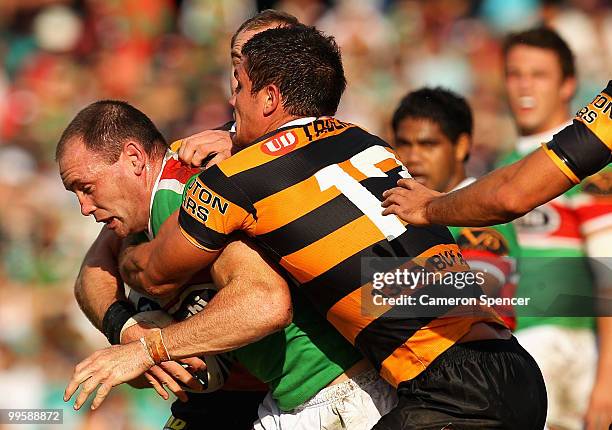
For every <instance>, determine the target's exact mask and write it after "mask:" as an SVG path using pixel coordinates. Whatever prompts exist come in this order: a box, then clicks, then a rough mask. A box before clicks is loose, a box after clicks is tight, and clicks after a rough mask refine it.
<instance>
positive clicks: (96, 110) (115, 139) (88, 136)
mask: <svg viewBox="0 0 612 430" xmlns="http://www.w3.org/2000/svg"><path fill="white" fill-rule="evenodd" d="M73 138H81V139H82V140H83V144H84V145H85V148H87V149H88V150H90V151H94V152H97V153H100V154H102V155H103V156H104V159H105V160H106V161H107V162H108V163H109V164H114V163H115V162H116V161H117V160H118V159H119V156H120V155H121V151H122V150H123V145H124V143H125V142H126V141H127V140H128V139H134V140H135V141H137V142H138V143H140V144H141V145H142V146H143V147H144V150H145V152H146V153H147V155H149V156H150V157H151V158H155V157H158V156H163V154H164V153H165V152H166V150H167V148H168V144H167V143H166V140H165V139H164V137H163V136H162V134H161V133H160V132H159V130H158V129H157V127H155V124H153V122H152V121H151V120H150V119H149V117H147V116H146V115H145V114H144V113H142V112H141V111H139V110H138V109H136V108H135V107H134V106H132V105H130V104H128V103H126V102H123V101H118V100H100V101H97V102H95V103H92V104H90V105H89V106H87V107H86V108H84V109H82V110H81V111H80V112H79V113H78V114H77V115H76V116H75V117H74V119H73V120H72V121H71V122H70V124H68V127H66V129H65V130H64V132H63V133H62V136H61V137H60V140H59V142H58V144H57V147H56V149H55V159H56V160H59V159H60V158H61V156H62V154H63V153H64V150H65V148H66V143H67V142H68V141H70V140H72V139H73Z"/></svg>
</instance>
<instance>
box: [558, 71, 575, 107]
mask: <svg viewBox="0 0 612 430" xmlns="http://www.w3.org/2000/svg"><path fill="white" fill-rule="evenodd" d="M577 85H578V84H577V83H576V78H575V77H573V76H570V77H567V78H565V79H564V80H563V82H562V83H561V88H560V89H559V90H560V91H559V93H560V94H561V98H562V99H563V100H564V101H565V102H567V103H569V102H570V101H571V100H572V99H573V98H574V94H575V93H576V86H577Z"/></svg>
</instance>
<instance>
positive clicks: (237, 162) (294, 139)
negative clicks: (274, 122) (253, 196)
mask: <svg viewBox="0 0 612 430" xmlns="http://www.w3.org/2000/svg"><path fill="white" fill-rule="evenodd" d="M323 123H325V127H326V128H325V129H323V130H315V129H314V125H315V124H321V121H315V122H313V123H310V124H307V125H305V126H304V127H295V128H290V129H288V130H283V131H280V132H278V133H276V134H274V135H272V136H269V137H267V138H265V139H261V140H260V141H259V142H256V143H254V144H253V145H252V146H251V147H249V148H248V150H244V151H241V152H239V153H237V154H235V155H233V156H232V157H230V158H228V159H227V160H224V161H222V162H221V163H219V168H220V169H221V171H222V172H223V173H225V174H226V175H227V176H228V177H231V176H233V175H235V174H237V173H240V172H244V171H245V170H248V169H252V168H254V167H258V166H261V165H263V164H266V163H268V162H270V161H272V160H274V159H275V158H277V157H279V156H281V155H285V154H287V153H288V152H291V151H294V150H296V149H299V148H303V147H305V146H307V145H308V144H310V142H313V141H314V140H312V139H309V137H308V136H311V138H316V139H317V140H320V139H324V138H327V137H332V136H336V135H338V134H341V133H344V132H345V131H346V130H348V129H350V128H353V127H356V126H355V125H353V124H347V123H343V122H341V121H338V120H337V119H335V118H329V119H325V120H323ZM254 147H256V148H258V149H257V150H256V149H255V148H254Z"/></svg>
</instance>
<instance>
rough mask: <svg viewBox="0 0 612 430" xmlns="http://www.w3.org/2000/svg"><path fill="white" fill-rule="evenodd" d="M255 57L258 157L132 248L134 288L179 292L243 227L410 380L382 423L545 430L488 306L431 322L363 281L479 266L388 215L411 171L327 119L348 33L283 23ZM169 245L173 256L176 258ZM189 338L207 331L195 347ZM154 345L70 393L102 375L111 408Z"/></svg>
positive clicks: (402, 380)
mask: <svg viewBox="0 0 612 430" xmlns="http://www.w3.org/2000/svg"><path fill="white" fill-rule="evenodd" d="M242 54H243V58H244V59H243V61H242V62H241V63H240V65H239V66H238V67H237V70H236V77H237V81H238V86H237V90H236V93H235V96H234V97H233V98H232V103H233V105H234V107H235V113H236V123H237V128H236V133H237V143H238V144H241V145H243V146H245V147H246V148H245V149H243V150H242V151H240V152H238V153H237V154H236V155H234V156H233V157H231V158H229V159H227V160H225V161H223V162H221V163H220V164H219V165H217V166H214V167H212V168H210V169H208V170H206V171H205V172H203V173H202V174H201V175H200V176H199V177H198V180H197V181H196V182H194V184H193V186H191V187H190V188H189V190H188V191H187V193H186V196H185V198H184V200H183V206H182V209H181V214H180V217H179V218H180V224H181V226H180V227H181V229H182V230H183V232H181V229H179V226H178V225H177V224H176V223H174V222H172V221H173V220H172V221H171V220H169V222H167V223H166V224H164V226H163V227H162V229H161V230H160V234H159V236H158V237H157V238H156V239H155V240H154V241H151V242H149V243H148V244H145V245H140V246H137V247H133V248H130V249H129V250H127V251H126V253H125V254H124V256H123V263H124V265H123V269H122V270H123V272H122V273H123V274H124V276H125V277H126V279H129V281H130V282H133V283H136V284H142V286H143V287H144V288H145V289H161V290H170V291H171V290H172V289H174V288H175V287H176V286H177V285H179V284H180V283H181V282H182V280H183V279H182V278H184V277H185V276H187V275H189V274H190V273H191V272H192V271H193V270H197V268H199V267H201V266H203V265H206V264H209V263H210V261H211V260H213V259H214V258H215V257H216V255H217V253H218V250H219V249H220V248H222V247H223V245H224V243H226V241H227V239H228V235H229V234H230V233H231V232H232V231H235V230H244V231H246V232H247V234H249V235H252V236H254V237H255V238H256V239H257V240H258V241H259V242H260V243H262V245H263V246H264V247H265V249H266V250H267V251H268V253H269V255H270V256H271V258H273V259H274V260H275V261H277V262H278V263H279V264H280V265H281V266H282V267H284V268H285V269H286V270H287V271H288V272H289V273H290V274H291V275H292V277H293V278H294V279H295V281H296V283H297V284H298V287H299V288H300V290H301V291H303V292H304V294H306V295H307V296H308V297H309V298H310V299H311V300H312V302H313V305H314V306H315V307H316V308H317V309H319V310H320V311H321V312H323V313H324V314H326V316H327V318H328V320H330V322H332V323H333V324H334V325H335V326H336V328H337V329H338V330H339V331H341V332H342V333H343V334H344V336H345V337H346V338H347V339H349V340H351V342H354V343H355V344H356V345H357V346H358V347H359V348H360V350H361V351H362V352H363V353H364V355H366V357H368V358H369V359H370V361H371V362H372V363H373V364H374V365H375V366H376V367H377V368H379V369H380V370H381V373H382V374H383V375H384V376H385V378H387V379H388V380H389V381H391V382H393V383H394V384H395V385H398V386H399V389H398V394H399V395H400V404H399V406H398V407H397V408H396V409H394V410H393V411H392V412H391V413H389V414H388V415H387V416H385V417H383V419H382V420H381V422H380V423H378V424H377V426H376V428H415V427H416V428H423V429H424V428H432V429H433V428H436V429H439V428H442V427H444V426H446V425H448V424H449V423H454V424H455V425H456V426H458V427H470V426H471V427H475V426H480V427H495V426H506V427H510V428H534V429H535V428H541V427H542V426H543V422H544V414H545V409H546V400H545V399H546V394H545V389H544V385H543V380H542V377H541V374H540V373H539V369H538V368H537V365H536V364H535V362H534V361H533V359H532V358H531V357H530V356H529V355H528V354H527V353H526V352H525V351H524V350H523V349H522V348H521V347H520V345H518V343H517V342H516V341H515V340H514V339H511V338H510V333H509V331H508V330H507V329H506V328H505V327H504V325H503V323H502V322H501V320H500V319H499V318H498V317H497V316H496V315H495V314H494V313H493V312H491V310H490V309H479V311H478V312H477V313H476V314H474V313H473V311H474V309H473V308H470V309H464V308H462V307H461V306H450V307H443V308H436V309H435V310H430V311H428V312H429V313H428V314H427V315H425V314H421V313H420V312H427V310H426V309H423V307H417V308H414V309H412V308H403V309H397V308H390V307H379V308H375V307H374V308H373V307H371V306H369V300H371V298H370V297H371V296H370V295H369V293H368V292H370V293H371V292H372V291H371V287H369V285H371V283H368V282H367V280H363V279H362V278H361V276H360V275H361V273H360V272H361V270H360V269H361V268H363V266H362V265H361V262H362V259H363V258H376V257H377V256H378V257H380V256H383V255H387V256H389V257H392V258H390V259H388V260H383V261H381V260H380V259H379V260H378V262H379V263H384V264H387V265H390V267H386V268H387V269H395V268H398V267H400V266H402V265H404V264H408V265H410V264H417V265H418V264H419V263H420V264H422V265H423V266H424V267H425V268H426V269H427V268H430V270H435V268H438V270H442V267H446V268H447V269H448V268H450V269H449V270H465V269H467V266H466V265H465V263H464V261H463V259H462V258H461V256H460V254H459V251H458V248H457V246H456V245H455V244H454V243H453V240H452V236H451V235H450V233H449V232H448V230H446V229H445V228H443V227H429V228H425V229H421V228H413V227H412V226H405V225H404V224H402V223H400V222H399V221H398V219H397V218H395V217H387V218H384V217H382V216H381V215H380V209H379V206H380V200H379V199H380V197H381V194H382V192H383V190H384V189H386V188H387V187H388V186H390V185H391V184H393V183H395V182H396V181H397V179H398V178H399V177H402V176H406V173H405V168H404V167H403V166H402V165H401V163H400V162H399V161H398V160H397V157H396V155H395V154H394V153H393V151H392V150H391V149H390V148H389V147H388V145H387V144H385V143H384V142H383V141H382V140H380V139H379V138H377V137H376V136H373V135H370V134H368V133H367V132H365V131H363V130H361V129H360V128H358V127H356V126H354V125H352V124H349V123H345V122H342V121H339V120H337V119H334V118H319V119H317V117H324V116H327V115H332V114H333V113H334V112H335V110H336V108H337V106H338V103H339V100H340V96H341V94H342V90H343V88H344V85H345V80H344V76H343V71H342V63H341V59H340V55H339V52H338V49H337V46H336V45H335V43H334V41H333V39H332V38H330V37H325V36H323V35H321V34H320V33H319V32H317V31H316V30H315V29H312V28H309V27H303V26H294V27H291V28H281V29H272V30H268V31H265V32H263V33H260V34H258V35H256V36H254V37H253V38H252V39H251V40H249V41H248V42H247V43H246V44H245V46H244V47H243V51H242ZM279 127H280V128H281V129H280V130H278V128H279ZM252 139H255V141H252ZM341 166H342V167H341ZM340 190H342V191H340ZM203 214H204V215H203ZM183 233H184V234H183ZM194 245H195V246H194ZM198 248H199V249H198ZM164 249H172V250H173V253H172V255H166V257H169V258H170V260H168V258H164V262H163V263H162V255H164V251H163V250H164ZM179 256H181V257H180V258H177V257H179ZM411 261H412V263H411ZM365 267H366V268H367V267H368V266H365ZM382 270H384V269H382ZM364 282H366V285H365V287H364V288H363V289H362V288H361V286H362V285H363V283H364ZM467 290H472V289H471V288H470V289H467ZM467 290H465V289H464V290H461V289H456V288H453V287H450V288H448V289H444V290H443V289H441V288H439V286H437V285H429V286H419V288H418V289H416V290H415V295H416V296H418V297H421V296H423V295H424V294H431V295H435V296H439V295H442V296H444V297H447V298H448V297H450V296H452V297H453V298H459V297H460V296H461V297H463V295H464V294H466V293H468V292H469V291H467ZM362 293H365V294H364V295H363V296H362ZM236 300H239V298H238V297H236ZM211 305H212V302H211ZM211 305H209V306H211ZM362 306H363V307H362ZM215 311H217V309H216V310H215ZM223 311H224V312H226V311H227V309H224V310H223ZM397 311H399V312H397ZM464 311H467V312H469V315H468V316H466V315H465V314H464V313H463V312H464ZM396 312H397V313H396ZM209 315H210V314H209ZM208 319H209V317H207V315H206V312H203V313H200V314H198V315H196V316H194V317H193V318H191V319H189V320H187V321H185V322H183V323H179V324H176V325H175V326H171V327H169V328H167V329H164V330H163V333H164V336H165V342H166V346H167V350H168V351H169V356H171V357H181V356H190V355H193V354H197V353H201V352H210V351H211V348H214V346H213V345H212V343H211V341H212V338H211V337H210V336H212V335H213V334H214V335H217V336H219V335H222V333H216V332H215V330H216V329H218V327H213V326H211V323H210V321H207V320H208ZM185 330H189V331H191V332H194V331H195V332H197V333H199V337H198V338H197V339H196V338H193V337H189V341H190V342H186V341H185V340H186V338H185V337H184V334H183V333H184V331H185ZM150 340H153V339H150ZM139 348H140V349H142V348H141V347H140V346H139V345H125V346H123V347H121V348H117V349H114V350H112V349H107V350H104V351H101V352H99V353H98V354H97V356H96V358H97V360H98V362H102V363H107V362H121V363H126V365H127V366H129V368H118V369H116V370H113V371H112V374H111V375H109V376H108V377H106V378H104V377H101V375H100V374H99V373H98V372H93V374H92V368H91V361H87V362H85V364H84V365H82V366H80V367H79V369H78V370H77V372H75V374H74V376H73V379H72V381H71V382H70V384H69V387H68V388H67V394H68V395H70V394H71V393H72V392H74V390H75V389H76V387H77V386H78V385H79V384H81V383H82V382H83V381H84V379H85V378H86V376H87V377H89V378H91V380H92V383H91V384H93V382H97V381H101V382H103V387H104V392H103V393H102V395H100V392H98V395H99V397H100V398H103V397H104V396H105V392H106V390H108V388H109V387H110V386H112V385H114V384H116V383H118V382H121V381H122V380H125V379H126V378H129V377H131V376H133V375H136V374H139V373H141V372H142V371H144V370H146V368H147V367H148V366H149V365H148V364H147V363H146V357H145V358H144V359H143V358H142V356H140V359H141V360H143V361H141V362H140V363H135V360H134V355H133V354H134V353H137V351H138V349H139ZM140 355H142V353H140ZM127 362H129V363H130V364H127ZM470 366H476V367H475V368H474V369H473V370H474V371H473V372H471V371H468V372H465V373H464V372H462V375H459V374H456V372H457V371H458V370H459V369H462V370H466V369H467V368H468V367H470ZM496 369H497V370H496ZM483 370H484V372H483ZM468 374H469V375H470V376H468ZM509 375H512V377H510V378H509V377H508V376H509ZM91 384H90V385H91ZM526 385H528V386H530V390H529V391H528V392H525V390H524V387H525V386H526ZM88 391H90V390H89V389H88ZM458 405H460V406H459V407H458ZM502 405H503V406H502ZM458 409H460V410H458Z"/></svg>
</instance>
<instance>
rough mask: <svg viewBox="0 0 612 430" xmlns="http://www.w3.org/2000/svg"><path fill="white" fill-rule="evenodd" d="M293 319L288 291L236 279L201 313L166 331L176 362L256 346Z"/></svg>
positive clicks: (164, 330) (166, 338)
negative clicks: (255, 344)
mask: <svg viewBox="0 0 612 430" xmlns="http://www.w3.org/2000/svg"><path fill="white" fill-rule="evenodd" d="M291 320H292V307H291V297H290V295H289V292H288V291H282V290H278V289H275V288H271V287H270V286H269V285H266V284H258V285H257V284H253V283H251V282H248V283H247V282H243V281H242V280H241V279H239V278H238V279H233V280H231V281H230V283H229V284H228V285H227V286H226V287H225V288H223V289H222V290H221V291H219V292H218V293H217V294H216V295H215V297H214V298H213V299H212V300H211V301H210V303H209V304H208V305H207V306H206V309H205V311H204V312H200V313H198V314H197V315H194V316H193V317H191V318H188V319H187V320H185V321H182V322H179V323H176V324H173V325H171V326H168V327H166V328H164V329H163V337H164V342H165V344H166V347H167V349H168V352H169V353H170V357H171V358H172V359H178V358H184V357H191V356H197V355H204V354H217V353H221V352H225V351H230V350H233V349H236V348H240V347H242V346H244V345H247V344H250V343H253V342H255V341H257V340H259V339H261V338H263V337H265V336H267V335H269V334H271V333H273V332H275V331H277V330H280V329H282V328H284V327H285V326H287V324H289V323H290V322H291Z"/></svg>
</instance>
